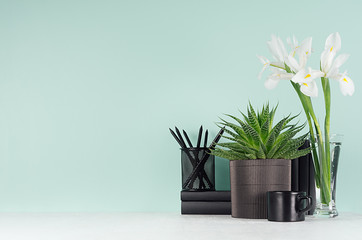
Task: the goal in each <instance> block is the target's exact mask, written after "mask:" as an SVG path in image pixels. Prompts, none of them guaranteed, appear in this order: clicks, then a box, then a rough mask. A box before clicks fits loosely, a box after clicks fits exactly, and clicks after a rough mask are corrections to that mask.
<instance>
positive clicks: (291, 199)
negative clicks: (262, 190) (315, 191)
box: [267, 191, 313, 222]
mask: <svg viewBox="0 0 362 240" xmlns="http://www.w3.org/2000/svg"><path fill="white" fill-rule="evenodd" d="M267 198H268V220H269V221H276V222H300V221H304V220H305V213H306V212H308V211H309V210H310V209H311V208H312V207H313V200H312V198H311V197H310V196H307V195H306V193H305V192H291V191H273V192H268V194H267Z"/></svg>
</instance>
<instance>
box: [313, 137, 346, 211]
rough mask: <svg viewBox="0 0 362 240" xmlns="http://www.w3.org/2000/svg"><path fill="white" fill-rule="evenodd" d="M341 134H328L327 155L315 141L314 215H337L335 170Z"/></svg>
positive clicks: (324, 149) (323, 148)
mask: <svg viewBox="0 0 362 240" xmlns="http://www.w3.org/2000/svg"><path fill="white" fill-rule="evenodd" d="M342 138H343V135H340V134H333V135H331V136H330V145H329V154H328V155H329V157H328V156H327V154H326V153H324V151H328V149H326V148H325V147H323V146H321V144H320V142H319V141H317V143H316V145H317V146H316V149H317V152H318V158H319V160H318V163H316V162H314V163H315V164H318V165H319V168H318V166H315V169H316V174H315V183H316V196H317V199H316V208H315V210H314V215H315V216H325V217H331V218H334V217H336V216H338V211H337V207H336V187H337V185H336V184H337V170H338V162H339V156H340V151H341V145H342Z"/></svg>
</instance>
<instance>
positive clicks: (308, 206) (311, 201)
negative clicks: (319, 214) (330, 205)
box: [298, 196, 313, 213]
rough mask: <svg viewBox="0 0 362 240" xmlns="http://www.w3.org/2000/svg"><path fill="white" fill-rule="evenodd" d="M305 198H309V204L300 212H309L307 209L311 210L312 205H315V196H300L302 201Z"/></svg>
mask: <svg viewBox="0 0 362 240" xmlns="http://www.w3.org/2000/svg"><path fill="white" fill-rule="evenodd" d="M304 199H305V200H308V204H307V206H306V207H305V208H303V209H299V213H304V212H307V211H309V210H311V209H312V207H313V198H312V197H309V196H299V199H298V201H299V202H301V201H303V200H304Z"/></svg>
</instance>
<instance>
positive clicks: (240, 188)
mask: <svg viewBox="0 0 362 240" xmlns="http://www.w3.org/2000/svg"><path fill="white" fill-rule="evenodd" d="M276 109H277V107H274V108H272V109H270V107H269V104H266V105H264V106H263V108H262V110H261V111H259V112H257V113H256V112H255V111H254V109H253V107H252V106H251V104H249V107H248V109H247V114H246V115H245V114H243V113H241V114H242V115H243V119H244V120H241V119H239V118H237V117H235V116H232V115H228V114H226V116H228V117H230V118H232V119H233V120H234V121H235V123H233V122H228V121H226V120H224V119H221V122H220V123H219V124H218V126H219V127H221V128H224V131H225V133H227V134H228V135H229V136H223V138H225V139H228V140H230V142H225V143H219V144H217V147H216V148H215V149H214V150H212V154H213V155H215V156H218V157H222V158H226V159H229V160H230V186H231V215H232V216H233V217H240V218H261V219H263V218H264V219H265V218H267V204H266V200H267V199H266V192H268V191H290V190H291V161H292V159H295V158H298V157H301V156H304V155H306V154H308V153H309V152H310V151H311V149H310V148H307V149H303V150H298V148H299V147H300V146H302V145H303V144H304V142H305V140H306V137H307V135H308V134H309V133H307V134H304V135H302V136H300V137H296V138H294V137H295V135H296V134H297V133H299V132H300V131H301V130H302V129H303V128H304V125H298V124H291V121H292V120H293V119H295V118H296V117H297V116H290V115H289V116H287V117H285V118H283V119H282V120H280V121H279V122H278V123H277V124H275V125H274V124H273V120H274V115H275V112H276Z"/></svg>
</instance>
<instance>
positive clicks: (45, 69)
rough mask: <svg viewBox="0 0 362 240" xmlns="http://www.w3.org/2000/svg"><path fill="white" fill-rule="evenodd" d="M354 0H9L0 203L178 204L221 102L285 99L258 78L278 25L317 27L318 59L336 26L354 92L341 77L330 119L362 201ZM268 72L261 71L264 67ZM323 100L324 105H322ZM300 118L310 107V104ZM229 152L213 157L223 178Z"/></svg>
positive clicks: (282, 110)
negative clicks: (187, 162)
mask: <svg viewBox="0 0 362 240" xmlns="http://www.w3.org/2000/svg"><path fill="white" fill-rule="evenodd" d="M361 7H362V5H361V4H360V3H359V2H358V1H315V0H314V1H294V2H293V1H290V0H289V1H247V2H246V1H206V0H205V1H35V0H32V1H10V0H9V1H1V2H0V32H1V37H0V116H1V117H0V211H179V207H180V202H179V190H180V185H181V183H180V151H179V149H178V145H177V144H176V142H175V141H174V140H173V138H172V137H171V135H170V133H169V131H168V128H169V127H173V126H175V125H176V126H178V127H180V128H184V129H186V130H187V131H188V132H189V133H190V134H191V137H192V138H193V139H194V140H195V138H196V134H197V130H198V127H199V126H200V125H201V124H202V125H203V126H204V128H208V129H209V131H210V132H211V135H215V134H216V132H217V131H218V129H217V127H216V126H215V124H214V123H215V122H216V121H217V120H218V116H221V115H222V114H223V113H231V114H237V110H238V109H241V110H245V108H246V104H247V102H248V100H249V99H250V100H251V101H252V103H253V104H254V105H255V106H261V105H262V104H263V103H265V102H266V101H270V102H271V103H272V104H276V103H277V102H279V105H280V107H279V115H278V117H282V116H283V115H286V114H288V113H290V112H292V113H293V114H296V113H299V112H300V111H302V109H301V105H300V103H299V102H298V99H297V97H296V96H295V94H294V92H293V91H292V88H291V86H290V84H289V83H288V82H284V83H282V84H280V85H279V86H278V88H277V89H275V90H273V91H268V90H266V89H264V87H263V80H258V79H257V77H256V76H257V74H258V72H259V70H260V68H261V65H260V63H259V61H258V60H257V58H256V54H261V55H266V56H268V57H270V55H269V53H268V50H267V47H266V44H265V42H266V41H267V40H269V38H270V34H272V33H276V34H278V35H280V36H281V37H282V38H286V37H287V36H290V35H292V34H295V35H296V36H297V37H298V38H299V39H303V38H305V37H309V36H312V37H313V48H314V51H315V54H314V55H313V56H312V59H313V60H312V62H313V63H314V65H312V66H317V65H318V59H319V54H320V53H321V50H322V49H323V47H324V41H325V38H326V37H327V36H328V34H330V33H332V32H335V31H339V32H340V34H341V36H342V52H344V53H350V54H351V57H350V59H349V60H348V62H347V63H346V64H345V66H344V68H345V69H347V70H349V73H350V76H351V78H352V79H354V81H355V85H356V93H355V95H354V96H353V97H343V96H342V94H341V93H340V92H339V89H338V85H337V84H336V83H335V82H333V86H332V91H333V106H332V131H334V132H339V133H343V134H344V135H345V142H344V145H343V150H342V151H343V152H342V160H341V163H340V169H339V170H340V172H339V179H338V207H339V209H340V210H342V211H359V212H362V205H361V204H360V202H361V201H362V191H360V189H361V180H360V179H361V177H360V173H361V169H362V161H361V157H360V154H359V149H360V143H361V139H360V135H361V133H362V129H361V128H362V125H361V124H359V122H360V118H361V117H362V114H361V111H359V110H357V109H360V103H361V100H362V95H361V92H362V89H361V87H360V84H359V83H360V80H359V77H360V69H361V67H360V65H359V64H360V62H361V61H360V56H361V55H362V47H361V43H362V31H360V29H359V26H360V25H361V22H362V15H361ZM265 76H266V75H265ZM321 104H322V101H321V99H320V98H319V99H318V100H317V104H316V107H317V109H318V110H319V111H321V110H322V105H321ZM301 116H302V117H301V120H302V121H304V120H305V119H304V116H303V115H301ZM227 172H228V162H227V161H226V160H221V159H218V162H217V178H218V179H217V181H218V183H217V187H218V188H219V189H227V188H228V187H229V185H228V179H227V174H228V173H227Z"/></svg>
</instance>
